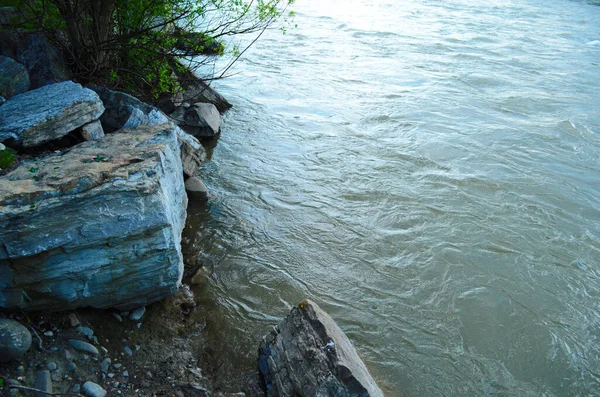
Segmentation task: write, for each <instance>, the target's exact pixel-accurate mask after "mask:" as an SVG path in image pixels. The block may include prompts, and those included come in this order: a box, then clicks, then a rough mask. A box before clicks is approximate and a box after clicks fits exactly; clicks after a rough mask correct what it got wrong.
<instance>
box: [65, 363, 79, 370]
mask: <svg viewBox="0 0 600 397" xmlns="http://www.w3.org/2000/svg"><path fill="white" fill-rule="evenodd" d="M67 370H68V371H71V372H75V371H77V364H75V363H68V364H67Z"/></svg>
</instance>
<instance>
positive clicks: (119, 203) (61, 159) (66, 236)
mask: <svg viewBox="0 0 600 397" xmlns="http://www.w3.org/2000/svg"><path fill="white" fill-rule="evenodd" d="M179 157H180V153H179V143H178V140H177V134H176V132H175V126H173V125H172V124H165V125H158V126H142V127H139V128H137V129H133V130H124V131H123V132H121V133H115V134H110V135H107V136H105V137H104V139H102V140H100V141H88V142H84V143H81V144H79V145H77V146H76V147H74V148H73V149H71V150H70V151H69V152H67V153H64V154H62V155H60V156H50V157H47V158H44V159H39V160H37V161H36V162H35V163H29V164H27V165H21V166H20V167H19V168H17V169H15V170H13V171H12V172H10V173H8V174H6V175H4V176H3V177H0V242H1V244H0V307H6V308H15V309H16V308H21V309H23V310H53V311H56V310H66V309H71V308H76V307H85V306H92V307H96V308H109V307H116V308H118V309H120V310H129V309H134V308H138V307H141V306H146V305H148V304H149V303H152V302H155V301H157V300H160V299H163V298H165V297H167V296H169V295H172V294H173V293H175V291H177V288H178V287H179V285H180V283H181V277H182V275H183V260H182V254H181V232H182V229H183V226H184V223H185V218H186V207H187V197H186V194H185V190H184V184H183V171H182V169H181V161H180V158H179Z"/></svg>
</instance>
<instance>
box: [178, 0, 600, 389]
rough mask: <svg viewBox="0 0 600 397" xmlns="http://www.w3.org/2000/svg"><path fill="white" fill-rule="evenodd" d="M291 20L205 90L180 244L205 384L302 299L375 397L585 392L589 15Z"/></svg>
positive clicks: (227, 380) (231, 381)
mask: <svg viewBox="0 0 600 397" xmlns="http://www.w3.org/2000/svg"><path fill="white" fill-rule="evenodd" d="M296 11H297V14H298V17H297V20H296V22H297V23H298V24H299V27H298V28H297V29H293V30H291V31H289V33H288V34H287V35H281V34H280V33H279V32H271V33H270V34H267V36H266V37H265V38H264V40H262V41H261V42H258V43H257V44H256V46H255V47H253V49H252V51H250V52H249V53H248V54H247V57H246V58H245V59H244V60H242V61H241V62H240V64H239V65H238V71H239V74H237V75H235V76H234V77H232V78H230V79H227V80H224V81H219V82H217V83H216V85H217V89H219V90H220V91H221V92H222V93H223V94H224V95H225V96H226V97H228V98H229V99H230V100H231V101H232V102H233V103H234V105H235V107H234V108H233V109H232V110H231V111H229V112H228V114H227V116H226V117H225V120H224V123H223V132H222V136H221V138H220V139H219V141H218V144H217V145H216V147H215V148H214V155H213V157H212V160H211V161H209V162H208V163H207V164H206V166H205V167H204V168H203V169H202V171H201V174H202V175H201V177H202V178H203V179H204V180H205V181H206V183H207V185H208V187H209V189H210V190H211V192H212V196H211V198H210V200H209V202H208V204H207V206H206V208H199V209H193V208H192V209H190V222H189V225H188V229H187V230H186V232H185V237H186V239H188V240H189V244H188V246H187V247H186V250H187V252H188V255H187V256H192V255H196V254H198V253H199V254H198V259H197V260H198V263H202V264H204V265H205V266H206V267H207V268H208V269H209V270H210V271H211V272H212V276H211V277H210V282H209V284H208V285H207V286H206V287H204V288H199V289H198V293H201V294H203V298H202V299H205V303H206V305H208V309H206V310H207V311H208V312H209V313H210V316H209V317H210V318H212V320H210V321H212V323H211V322H210V321H209V324H208V326H207V332H209V333H212V335H214V346H216V347H214V349H215V351H220V350H219V349H224V351H225V352H226V353H225V354H216V353H215V354H214V357H213V356H210V357H211V360H214V361H215V362H216V363H217V368H218V369H217V373H216V375H217V376H219V377H220V379H221V382H223V383H222V384H223V385H224V387H226V386H227V385H236V384H239V382H240V381H241V380H240V379H241V375H240V374H241V373H242V372H243V371H245V370H246V369H248V368H253V367H254V366H255V357H256V346H257V344H258V340H259V339H260V337H261V336H262V335H263V334H265V333H266V332H268V330H269V327H270V326H271V325H273V324H275V323H277V322H278V321H279V320H280V319H281V318H282V317H283V316H285V315H286V314H287V313H288V311H289V309H290V307H291V306H293V305H295V304H296V303H298V302H299V301H300V300H302V299H304V298H307V297H308V298H310V299H313V300H315V301H317V302H318V303H319V304H320V305H322V307H323V308H324V309H326V310H327V311H328V312H329V313H330V314H331V315H332V316H333V317H334V318H335V319H336V320H337V321H338V322H339V324H340V326H341V327H342V328H343V329H344V331H346V333H347V334H348V336H349V337H350V338H351V340H353V341H354V342H355V344H356V345H357V347H358V348H359V351H360V353H361V355H362V356H363V357H364V359H365V361H366V362H367V364H368V366H369V368H370V369H371V371H372V373H373V374H374V376H375V377H376V378H377V380H378V382H379V383H380V385H381V387H382V388H383V389H384V390H385V391H386V392H387V394H388V395H389V396H399V395H410V396H421V395H448V396H463V395H511V396H512V395H514V396H524V395H531V396H539V395H547V396H562V395H582V396H583V395H593V394H594V393H597V392H598V390H600V348H599V346H600V344H599V343H598V338H600V316H599V314H600V299H599V297H598V295H599V291H600V278H599V275H600V267H599V263H598V257H599V254H600V223H599V222H598V220H599V219H600V202H599V198H598V197H600V183H598V181H600V165H599V157H598V153H600V138H599V135H598V133H599V132H600V110H599V108H598V106H597V104H598V103H600V91H598V90H597V86H598V82H599V81H600V67H599V66H598V65H599V63H600V46H597V45H592V44H590V43H594V42H595V41H598V40H600V7H596V6H592V5H589V4H587V3H586V2H578V1H566V0H550V1H548V2H544V3H543V4H542V3H539V2H533V1H529V0H508V1H506V0H503V1H500V0H498V1H488V2H480V1H471V0H450V1H445V2H438V1H429V0H408V1H403V2H396V1H392V0H377V1H372V2H362V1H359V0H349V1H344V2H342V1H341V0H338V1H336V0H323V1H318V2H317V1H316V0H303V1H302V2H299V4H298V5H297V6H296ZM195 260H196V259H195ZM210 302H213V303H212V304H213V306H210V305H211V303H210ZM206 354H209V353H206ZM209 355H210V354H209ZM232 387H233V386H232Z"/></svg>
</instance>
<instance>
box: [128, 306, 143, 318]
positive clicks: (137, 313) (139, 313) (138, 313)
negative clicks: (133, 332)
mask: <svg viewBox="0 0 600 397" xmlns="http://www.w3.org/2000/svg"><path fill="white" fill-rule="evenodd" d="M145 313H146V308H145V307H140V308H138V309H135V310H134V311H132V312H131V314H130V315H129V319H130V320H131V321H139V320H141V319H142V317H143V316H144V314H145Z"/></svg>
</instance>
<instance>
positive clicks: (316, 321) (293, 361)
mask: <svg viewBox="0 0 600 397" xmlns="http://www.w3.org/2000/svg"><path fill="white" fill-rule="evenodd" d="M259 370H260V373H261V375H262V377H263V381H264V384H265V385H266V387H267V395H268V396H269V397H271V396H273V397H275V396H294V395H297V396H306V397H308V396H339V397H368V396H371V397H383V393H382V391H381V390H380V389H379V387H378V386H377V384H376V383H375V381H374V380H373V378H372V377H371V375H370V374H369V371H368V370H367V368H366V367H365V365H364V363H363V362H362V361H361V359H360V358H359V357H358V354H357V352H356V349H355V348H354V346H352V343H351V342H350V340H349V339H348V337H347V336H346V335H345V334H344V332H343V331H342V330H341V329H340V328H339V326H338V325H337V324H336V323H335V322H334V321H333V319H332V318H331V317H330V316H329V315H328V314H327V313H325V312H324V311H323V310H322V309H321V308H320V307H319V306H318V305H317V304H316V303H314V302H311V301H303V302H302V303H300V305H299V307H295V308H294V309H292V312H291V313H290V315H289V316H288V317H287V318H286V319H285V320H283V321H282V322H281V323H280V324H279V326H278V327H277V329H276V330H274V331H272V332H271V333H270V334H268V335H267V336H265V337H264V338H263V340H262V342H261V343H260V346H259Z"/></svg>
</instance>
